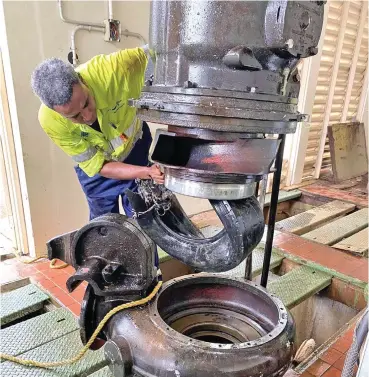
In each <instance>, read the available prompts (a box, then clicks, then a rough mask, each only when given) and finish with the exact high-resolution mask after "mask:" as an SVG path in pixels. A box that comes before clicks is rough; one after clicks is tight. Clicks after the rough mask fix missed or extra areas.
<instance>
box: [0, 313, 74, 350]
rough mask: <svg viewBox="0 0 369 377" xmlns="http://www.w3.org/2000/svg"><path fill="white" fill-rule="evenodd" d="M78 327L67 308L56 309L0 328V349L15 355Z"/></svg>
mask: <svg viewBox="0 0 369 377" xmlns="http://www.w3.org/2000/svg"><path fill="white" fill-rule="evenodd" d="M78 328H79V326H78V323H77V320H76V318H75V317H74V316H73V314H72V313H71V312H70V311H69V310H67V309H64V308H61V309H57V310H54V311H52V312H48V313H45V314H43V315H40V316H37V317H34V318H31V319H29V320H27V321H23V322H20V323H17V324H16V325H13V326H9V327H7V328H5V329H2V330H0V338H1V343H0V350H1V352H4V353H8V354H10V355H13V356H17V355H20V354H22V353H24V352H27V351H29V350H31V349H32V348H36V347H39V346H41V345H43V344H45V343H48V342H50V341H52V340H54V339H57V338H60V337H61V336H63V335H65V334H68V333H70V332H72V331H75V330H77V329H78Z"/></svg>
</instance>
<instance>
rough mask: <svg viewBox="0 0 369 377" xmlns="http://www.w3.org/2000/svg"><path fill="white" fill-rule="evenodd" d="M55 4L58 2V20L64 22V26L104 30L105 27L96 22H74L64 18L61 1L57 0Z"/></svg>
mask: <svg viewBox="0 0 369 377" xmlns="http://www.w3.org/2000/svg"><path fill="white" fill-rule="evenodd" d="M57 2H58V8H59V16H60V19H61V20H62V21H63V22H65V23H66V24H71V25H78V26H80V25H83V26H91V27H95V28H101V29H105V25H104V24H100V23H96V22H84V21H75V20H71V19H69V18H66V17H65V16H64V13H63V3H62V0H57Z"/></svg>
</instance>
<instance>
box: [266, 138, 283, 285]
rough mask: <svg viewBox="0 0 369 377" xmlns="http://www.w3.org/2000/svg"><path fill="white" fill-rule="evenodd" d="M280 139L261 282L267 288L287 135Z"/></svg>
mask: <svg viewBox="0 0 369 377" xmlns="http://www.w3.org/2000/svg"><path fill="white" fill-rule="evenodd" d="M278 139H279V140H280V141H281V143H280V145H279V149H278V153H277V156H276V159H275V169H276V170H275V172H274V175H273V187H272V196H271V199H270V208H269V219H268V230H267V237H266V241H265V248H264V262H263V270H262V274H261V281H260V284H261V286H263V287H266V286H267V282H268V275H269V268H270V258H271V256H272V247H273V237H274V226H275V219H276V214H277V206H278V195H279V185H280V182H281V174H282V164H283V151H284V144H285V140H286V135H279V137H278Z"/></svg>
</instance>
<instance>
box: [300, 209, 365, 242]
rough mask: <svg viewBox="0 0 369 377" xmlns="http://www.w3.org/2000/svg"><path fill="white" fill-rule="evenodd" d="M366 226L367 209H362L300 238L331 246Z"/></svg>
mask: <svg viewBox="0 0 369 377" xmlns="http://www.w3.org/2000/svg"><path fill="white" fill-rule="evenodd" d="M366 226H368V208H363V209H361V210H360V211H357V212H354V213H352V214H350V215H348V216H345V217H342V218H340V219H338V220H335V221H332V222H331V223H329V224H326V225H323V226H322V227H320V228H317V229H315V230H313V231H311V232H309V233H306V234H304V235H303V236H302V237H304V238H307V239H309V240H312V241H315V242H318V243H321V244H323V245H333V244H335V243H337V242H339V241H341V240H342V239H343V238H346V237H349V236H351V235H353V234H354V233H357V232H359V231H360V230H362V229H364V228H365V227H366Z"/></svg>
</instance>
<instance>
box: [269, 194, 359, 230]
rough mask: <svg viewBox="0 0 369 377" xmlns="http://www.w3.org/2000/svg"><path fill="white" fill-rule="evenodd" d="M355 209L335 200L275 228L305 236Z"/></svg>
mask: <svg viewBox="0 0 369 377" xmlns="http://www.w3.org/2000/svg"><path fill="white" fill-rule="evenodd" d="M354 209H355V205H354V204H350V203H345V202H341V201H339V200H334V201H332V202H329V203H327V204H324V205H322V206H319V207H316V208H313V209H310V210H308V211H306V212H303V213H299V214H298V215H295V216H292V217H289V218H287V219H284V220H282V221H279V222H277V223H276V226H275V228H276V229H278V230H280V231H287V232H291V233H294V234H298V235H301V234H304V233H307V232H309V231H311V230H312V229H314V228H316V227H317V226H319V225H321V224H323V223H326V222H328V221H329V220H331V219H333V218H335V217H337V216H340V215H345V214H346V213H349V212H351V211H353V210H354Z"/></svg>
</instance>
